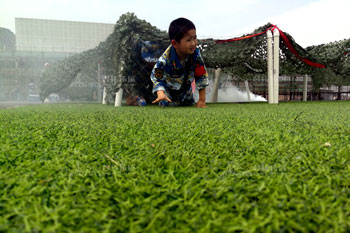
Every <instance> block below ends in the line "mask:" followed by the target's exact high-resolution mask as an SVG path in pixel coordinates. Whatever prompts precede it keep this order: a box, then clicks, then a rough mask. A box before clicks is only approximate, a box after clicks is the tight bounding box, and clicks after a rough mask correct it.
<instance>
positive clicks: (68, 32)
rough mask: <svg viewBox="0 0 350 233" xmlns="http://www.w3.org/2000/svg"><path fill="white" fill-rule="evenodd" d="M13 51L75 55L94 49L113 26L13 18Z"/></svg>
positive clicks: (111, 30) (104, 38)
mask: <svg viewBox="0 0 350 233" xmlns="http://www.w3.org/2000/svg"><path fill="white" fill-rule="evenodd" d="M15 26H16V49H17V51H31V52H62V53H79V52H82V51H85V50H88V49H92V48H94V47H96V46H97V45H98V44H99V43H100V42H102V41H104V40H106V38H107V37H108V36H109V35H110V34H111V33H112V32H113V29H114V24H106V23H88V22H73V21H61V20H46V19H29V18H16V19H15Z"/></svg>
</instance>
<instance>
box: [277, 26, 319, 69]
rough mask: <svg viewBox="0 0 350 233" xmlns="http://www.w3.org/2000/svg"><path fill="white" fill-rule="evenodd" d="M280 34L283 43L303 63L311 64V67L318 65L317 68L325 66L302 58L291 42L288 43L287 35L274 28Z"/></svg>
mask: <svg viewBox="0 0 350 233" xmlns="http://www.w3.org/2000/svg"><path fill="white" fill-rule="evenodd" d="M276 29H277V30H278V31H279V32H280V35H281V38H282V40H283V41H284V43H285V44H286V45H287V47H288V49H289V50H290V51H291V52H292V53H293V54H294V55H295V56H296V57H297V58H299V59H300V60H302V61H303V62H304V63H305V64H307V65H309V66H313V67H318V68H326V66H325V65H323V64H320V63H317V62H312V61H310V60H309V59H306V58H303V57H301V56H300V55H299V54H298V52H297V51H296V50H295V49H294V47H293V46H292V44H291V43H290V41H289V39H288V37H287V36H286V35H285V34H284V33H283V32H282V31H281V30H280V29H278V28H276Z"/></svg>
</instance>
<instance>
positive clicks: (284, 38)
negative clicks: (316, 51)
mask: <svg viewBox="0 0 350 233" xmlns="http://www.w3.org/2000/svg"><path fill="white" fill-rule="evenodd" d="M275 29H277V30H278V31H279V32H280V36H281V38H282V40H283V41H284V43H285V44H286V46H287V47H288V49H289V50H290V51H291V52H292V53H293V54H294V55H295V56H296V57H297V58H298V59H300V60H301V61H303V62H304V63H305V64H307V65H309V66H313V67H318V68H326V66H325V65H323V64H320V63H317V62H312V61H310V60H309V59H306V58H303V57H301V56H300V55H299V54H298V52H297V51H296V50H295V48H294V47H293V45H292V44H291V43H290V41H289V39H288V37H287V36H286V35H285V34H284V33H283V32H282V31H281V30H280V29H279V28H278V27H277V26H275V25H273V24H272V26H271V27H269V28H268V29H266V30H265V31H263V32H259V33H256V34H253V35H248V36H243V37H240V38H232V39H227V40H215V43H217V44H222V43H226V42H232V41H239V40H244V39H248V38H252V37H255V36H260V35H263V34H265V33H266V32H267V31H268V30H271V31H273V30H275Z"/></svg>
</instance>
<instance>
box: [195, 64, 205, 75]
mask: <svg viewBox="0 0 350 233" xmlns="http://www.w3.org/2000/svg"><path fill="white" fill-rule="evenodd" d="M205 73H207V71H206V70H205V68H204V66H203V65H201V66H199V65H198V64H197V66H196V69H195V70H194V74H195V76H196V77H200V76H202V75H203V74H205Z"/></svg>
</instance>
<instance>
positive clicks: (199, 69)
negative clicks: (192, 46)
mask: <svg viewBox="0 0 350 233" xmlns="http://www.w3.org/2000/svg"><path fill="white" fill-rule="evenodd" d="M197 52H198V55H197V58H196V68H195V70H194V77H195V80H196V86H197V88H198V90H199V100H198V102H197V107H198V108H205V107H206V105H205V88H206V86H208V85H209V80H208V72H207V69H206V68H205V65H204V61H203V58H202V56H201V55H200V52H199V50H198V49H197Z"/></svg>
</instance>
